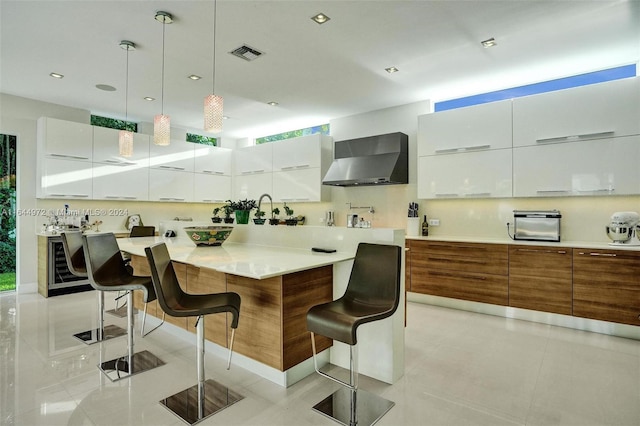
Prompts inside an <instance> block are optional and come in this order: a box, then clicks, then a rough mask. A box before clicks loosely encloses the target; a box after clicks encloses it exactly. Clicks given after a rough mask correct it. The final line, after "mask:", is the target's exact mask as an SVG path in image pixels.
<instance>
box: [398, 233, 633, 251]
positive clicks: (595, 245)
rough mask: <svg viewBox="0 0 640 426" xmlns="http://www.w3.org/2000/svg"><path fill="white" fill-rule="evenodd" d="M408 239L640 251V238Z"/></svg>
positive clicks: (437, 237) (408, 238) (413, 238)
mask: <svg viewBox="0 0 640 426" xmlns="http://www.w3.org/2000/svg"><path fill="white" fill-rule="evenodd" d="M406 238H407V240H424V241H443V242H458V243H484V244H513V245H527V246H547V247H565V248H586V249H598V250H614V249H615V250H633V251H640V240H638V241H634V242H633V244H634V245H631V244H609V243H606V242H600V241H596V242H593V241H560V242H551V241H526V240H512V239H509V238H482V237H462V236H460V237H440V236H429V237H420V236H418V237H409V236H407V237H406Z"/></svg>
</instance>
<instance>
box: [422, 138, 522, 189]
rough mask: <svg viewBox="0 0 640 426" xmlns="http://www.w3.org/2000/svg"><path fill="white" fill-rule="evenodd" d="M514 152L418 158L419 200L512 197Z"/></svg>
mask: <svg viewBox="0 0 640 426" xmlns="http://www.w3.org/2000/svg"><path fill="white" fill-rule="evenodd" d="M511 170H512V167H511V150H510V149H499V150H491V151H482V152H467V153H457V154H448V155H431V156H425V157H420V158H418V198H423V199H435V198H504V197H511V194H512V177H511Z"/></svg>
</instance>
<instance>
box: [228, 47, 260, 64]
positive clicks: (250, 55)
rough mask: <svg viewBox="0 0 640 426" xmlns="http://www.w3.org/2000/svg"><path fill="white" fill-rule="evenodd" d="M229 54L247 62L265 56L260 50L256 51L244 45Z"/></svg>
mask: <svg viewBox="0 0 640 426" xmlns="http://www.w3.org/2000/svg"><path fill="white" fill-rule="evenodd" d="M229 53H231V54H232V55H233V56H237V57H238V58H242V59H244V60H245V61H253V60H254V59H257V58H259V57H260V56H261V55H262V54H263V53H262V52H260V51H259V50H256V49H254V48H253V47H249V46H247V45H246V44H243V45H242V46H240V47H238V48H237V49H234V50H232V51H231V52H229Z"/></svg>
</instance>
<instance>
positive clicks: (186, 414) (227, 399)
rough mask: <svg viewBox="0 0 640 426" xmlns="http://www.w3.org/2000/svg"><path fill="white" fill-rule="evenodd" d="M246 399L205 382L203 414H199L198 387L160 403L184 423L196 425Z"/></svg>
mask: <svg viewBox="0 0 640 426" xmlns="http://www.w3.org/2000/svg"><path fill="white" fill-rule="evenodd" d="M243 398H244V397H243V396H242V395H240V394H239V393H236V392H234V391H232V390H231V389H229V388H227V387H226V386H224V385H221V384H220V383H218V382H216V381H215V380H211V379H208V380H205V381H204V395H202V401H201V402H202V404H201V407H202V413H198V385H197V384H196V385H194V386H191V387H190V388H187V389H185V390H183V391H181V392H178V393H177V394H175V395H171V396H170V397H167V398H165V399H163V400H161V401H160V404H162V405H163V406H165V407H166V408H167V409H168V410H169V411H171V412H172V413H173V414H175V415H176V416H178V417H180V418H181V419H182V420H183V421H184V422H186V423H188V424H190V425H195V424H196V423H199V422H201V421H203V420H204V419H206V418H207V417H209V416H211V415H213V414H215V413H217V412H218V411H220V410H222V409H224V408H227V407H228V406H230V405H233V404H235V403H236V402H238V401H240V400H241V399H243Z"/></svg>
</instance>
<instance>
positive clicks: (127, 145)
mask: <svg viewBox="0 0 640 426" xmlns="http://www.w3.org/2000/svg"><path fill="white" fill-rule="evenodd" d="M118 145H119V153H120V155H121V156H123V157H131V156H132V155H133V132H129V131H128V130H120V133H119V134H118Z"/></svg>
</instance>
